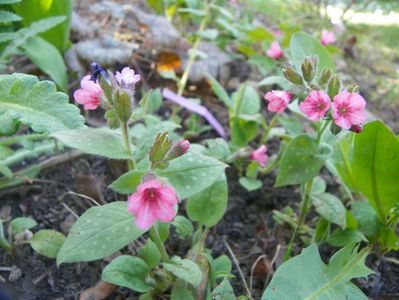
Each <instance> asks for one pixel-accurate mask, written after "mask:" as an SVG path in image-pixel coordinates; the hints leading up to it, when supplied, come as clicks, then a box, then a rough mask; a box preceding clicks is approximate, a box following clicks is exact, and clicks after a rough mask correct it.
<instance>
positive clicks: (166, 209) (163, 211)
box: [154, 200, 177, 222]
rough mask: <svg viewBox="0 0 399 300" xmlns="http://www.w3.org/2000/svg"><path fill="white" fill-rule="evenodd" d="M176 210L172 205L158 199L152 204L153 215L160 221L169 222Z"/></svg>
mask: <svg viewBox="0 0 399 300" xmlns="http://www.w3.org/2000/svg"><path fill="white" fill-rule="evenodd" d="M176 213H177V212H176V211H175V209H174V208H173V206H172V205H170V204H168V203H166V202H164V201H162V200H160V201H158V202H157V203H156V205H154V215H155V216H156V218H157V219H158V220H160V221H162V222H170V221H172V220H173V218H174V217H175V216H176Z"/></svg>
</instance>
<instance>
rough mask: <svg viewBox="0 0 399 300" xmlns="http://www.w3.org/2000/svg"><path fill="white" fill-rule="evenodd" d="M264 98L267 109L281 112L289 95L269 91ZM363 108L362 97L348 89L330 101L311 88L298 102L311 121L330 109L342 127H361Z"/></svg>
mask: <svg viewBox="0 0 399 300" xmlns="http://www.w3.org/2000/svg"><path fill="white" fill-rule="evenodd" d="M265 99H266V100H267V101H268V102H269V103H268V106H267V108H268V110H269V111H271V112H277V113H282V112H284V110H285V109H286V108H287V106H288V104H289V102H290V100H291V95H290V94H289V93H288V92H286V91H270V92H268V93H266V95H265ZM365 108H366V101H365V100H364V98H363V97H362V96H361V95H360V94H359V93H354V92H348V91H342V92H340V93H339V94H337V95H336V96H335V97H334V98H333V101H331V99H330V97H329V96H328V95H327V93H326V92H324V91H323V90H313V91H311V92H310V93H309V95H308V96H307V97H306V98H305V100H304V101H303V102H301V103H300V104H299V109H300V110H301V111H302V112H303V113H304V114H305V115H306V117H307V118H308V119H309V120H311V121H320V120H321V119H323V118H324V117H326V116H327V113H328V112H329V111H330V109H332V112H331V117H332V119H333V120H334V123H335V124H336V125H337V126H339V127H341V128H343V129H351V128H354V129H355V128H359V127H360V128H361V125H362V124H363V123H364V122H365V121H366V112H365ZM354 131H357V130H354Z"/></svg>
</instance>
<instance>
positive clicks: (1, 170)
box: [0, 162, 13, 179]
mask: <svg viewBox="0 0 399 300" xmlns="http://www.w3.org/2000/svg"><path fill="white" fill-rule="evenodd" d="M0 173H1V174H3V175H4V176H5V177H7V178H9V179H11V178H12V177H13V173H12V171H11V169H10V168H9V167H7V166H6V165H4V164H3V163H2V162H0Z"/></svg>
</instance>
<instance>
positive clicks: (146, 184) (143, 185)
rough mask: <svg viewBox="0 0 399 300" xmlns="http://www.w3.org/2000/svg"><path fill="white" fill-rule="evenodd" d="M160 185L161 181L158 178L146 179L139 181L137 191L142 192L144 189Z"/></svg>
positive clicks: (157, 187) (156, 187) (158, 187)
mask: <svg viewBox="0 0 399 300" xmlns="http://www.w3.org/2000/svg"><path fill="white" fill-rule="evenodd" d="M161 187H162V183H161V182H160V181H159V180H157V179H150V180H147V181H144V182H143V183H141V184H140V185H139V186H138V187H137V192H139V193H142V192H144V191H145V190H146V189H149V188H154V189H160V188H161Z"/></svg>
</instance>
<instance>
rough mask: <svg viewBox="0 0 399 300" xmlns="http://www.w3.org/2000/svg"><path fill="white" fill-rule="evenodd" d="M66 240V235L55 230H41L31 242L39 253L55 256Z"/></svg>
mask: <svg viewBox="0 0 399 300" xmlns="http://www.w3.org/2000/svg"><path fill="white" fill-rule="evenodd" d="M64 241H65V236H64V235H63V234H62V233H60V232H58V231H55V230H47V229H45V230H39V231H38V232H36V233H35V234H34V235H33V237H32V239H30V240H29V243H30V245H31V247H32V248H33V250H35V251H36V252H37V253H39V254H41V255H44V256H47V257H50V258H55V257H57V254H58V252H59V250H60V248H61V246H62V245H63V243H64Z"/></svg>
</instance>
